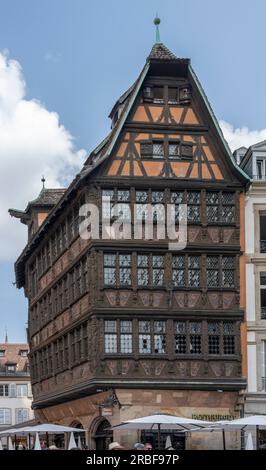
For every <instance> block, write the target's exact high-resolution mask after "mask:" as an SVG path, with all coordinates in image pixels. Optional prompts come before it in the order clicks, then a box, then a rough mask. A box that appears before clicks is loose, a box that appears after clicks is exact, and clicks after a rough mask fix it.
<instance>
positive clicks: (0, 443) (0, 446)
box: [0, 439, 4, 450]
mask: <svg viewBox="0 0 266 470" xmlns="http://www.w3.org/2000/svg"><path fill="white" fill-rule="evenodd" d="M0 450H4V449H3V444H2V441H1V439H0Z"/></svg>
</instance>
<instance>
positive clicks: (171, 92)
mask: <svg viewBox="0 0 266 470" xmlns="http://www.w3.org/2000/svg"><path fill="white" fill-rule="evenodd" d="M177 103H178V88H170V87H169V88H168V104H177Z"/></svg>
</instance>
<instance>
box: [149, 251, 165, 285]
mask: <svg viewBox="0 0 266 470" xmlns="http://www.w3.org/2000/svg"><path fill="white" fill-rule="evenodd" d="M163 281H164V256H161V255H154V256H153V257H152V283H153V286H162V285H163Z"/></svg>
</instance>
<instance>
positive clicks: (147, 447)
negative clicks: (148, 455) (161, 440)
mask: <svg viewBox="0 0 266 470" xmlns="http://www.w3.org/2000/svg"><path fill="white" fill-rule="evenodd" d="M143 450H152V444H151V443H150V442H145V444H144V449H143Z"/></svg>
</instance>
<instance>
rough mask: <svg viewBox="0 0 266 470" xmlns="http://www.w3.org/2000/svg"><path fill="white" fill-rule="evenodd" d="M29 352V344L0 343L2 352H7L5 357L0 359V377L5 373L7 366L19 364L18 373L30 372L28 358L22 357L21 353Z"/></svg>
mask: <svg viewBox="0 0 266 470" xmlns="http://www.w3.org/2000/svg"><path fill="white" fill-rule="evenodd" d="M21 350H22V351H29V345H28V344H27V343H0V351H5V355H4V357H0V375H1V372H5V370H6V365H7V364H17V370H16V372H17V373H18V372H27V371H28V357H27V356H21V355H20V351H21Z"/></svg>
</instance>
